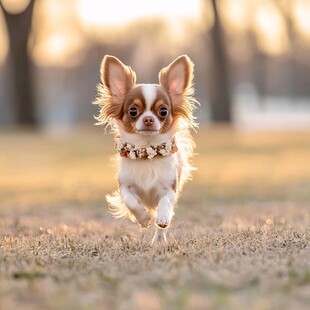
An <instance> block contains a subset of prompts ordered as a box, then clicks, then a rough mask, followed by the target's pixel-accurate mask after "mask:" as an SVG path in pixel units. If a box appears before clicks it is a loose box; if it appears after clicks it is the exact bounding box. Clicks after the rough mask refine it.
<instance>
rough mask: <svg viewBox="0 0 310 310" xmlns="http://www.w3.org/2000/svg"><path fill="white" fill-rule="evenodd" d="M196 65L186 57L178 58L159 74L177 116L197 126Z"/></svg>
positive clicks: (160, 81)
mask: <svg viewBox="0 0 310 310" xmlns="http://www.w3.org/2000/svg"><path fill="white" fill-rule="evenodd" d="M193 77H194V64H193V63H192V61H191V60H190V58H189V57H188V56H186V55H183V56H180V57H178V58H177V59H176V60H174V61H173V62H172V63H171V64H170V65H169V66H168V67H165V68H163V69H162V70H161V71H160V72H159V83H160V84H161V86H162V87H164V88H165V89H166V91H167V92H168V94H169V96H170V98H171V102H172V110H173V114H174V115H175V116H181V117H182V118H184V119H185V120H186V121H187V122H188V123H189V124H190V126H192V127H195V126H196V123H195V121H194V117H193V110H194V109H195V106H196V104H197V101H196V100H195V98H194V88H193Z"/></svg>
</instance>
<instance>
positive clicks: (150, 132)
mask: <svg viewBox="0 0 310 310" xmlns="http://www.w3.org/2000/svg"><path fill="white" fill-rule="evenodd" d="M137 133H138V134H140V135H156V134H159V130H155V129H143V130H137Z"/></svg>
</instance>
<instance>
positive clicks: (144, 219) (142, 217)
mask: <svg viewBox="0 0 310 310" xmlns="http://www.w3.org/2000/svg"><path fill="white" fill-rule="evenodd" d="M136 219H137V222H138V223H139V225H140V226H141V227H142V228H148V227H149V226H150V225H151V223H152V216H151V214H150V212H148V211H144V212H140V214H139V217H137V216H136Z"/></svg>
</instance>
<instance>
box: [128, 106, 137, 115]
mask: <svg viewBox="0 0 310 310" xmlns="http://www.w3.org/2000/svg"><path fill="white" fill-rule="evenodd" d="M129 115H130V116H131V117H136V116H137V115H138V109H137V108H134V107H133V108H130V109H129Z"/></svg>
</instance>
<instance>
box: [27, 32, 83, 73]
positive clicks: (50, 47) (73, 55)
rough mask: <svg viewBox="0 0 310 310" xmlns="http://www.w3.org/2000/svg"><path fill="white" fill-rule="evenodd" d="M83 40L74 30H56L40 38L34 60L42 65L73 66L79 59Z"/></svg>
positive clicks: (35, 49)
mask: <svg viewBox="0 0 310 310" xmlns="http://www.w3.org/2000/svg"><path fill="white" fill-rule="evenodd" d="M82 45H83V42H82V41H81V39H80V37H79V36H76V34H75V33H74V32H71V31H68V30H67V31H63V32H54V33H51V34H49V35H48V36H47V37H45V38H43V39H41V40H40V42H39V43H38V44H36V46H35V48H34V50H33V56H34V60H35V62H36V63H37V64H38V65H42V66H62V67H72V66H74V65H76V64H77V63H78V61H79V57H78V55H79V53H77V51H78V50H80V49H81V48H82Z"/></svg>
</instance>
